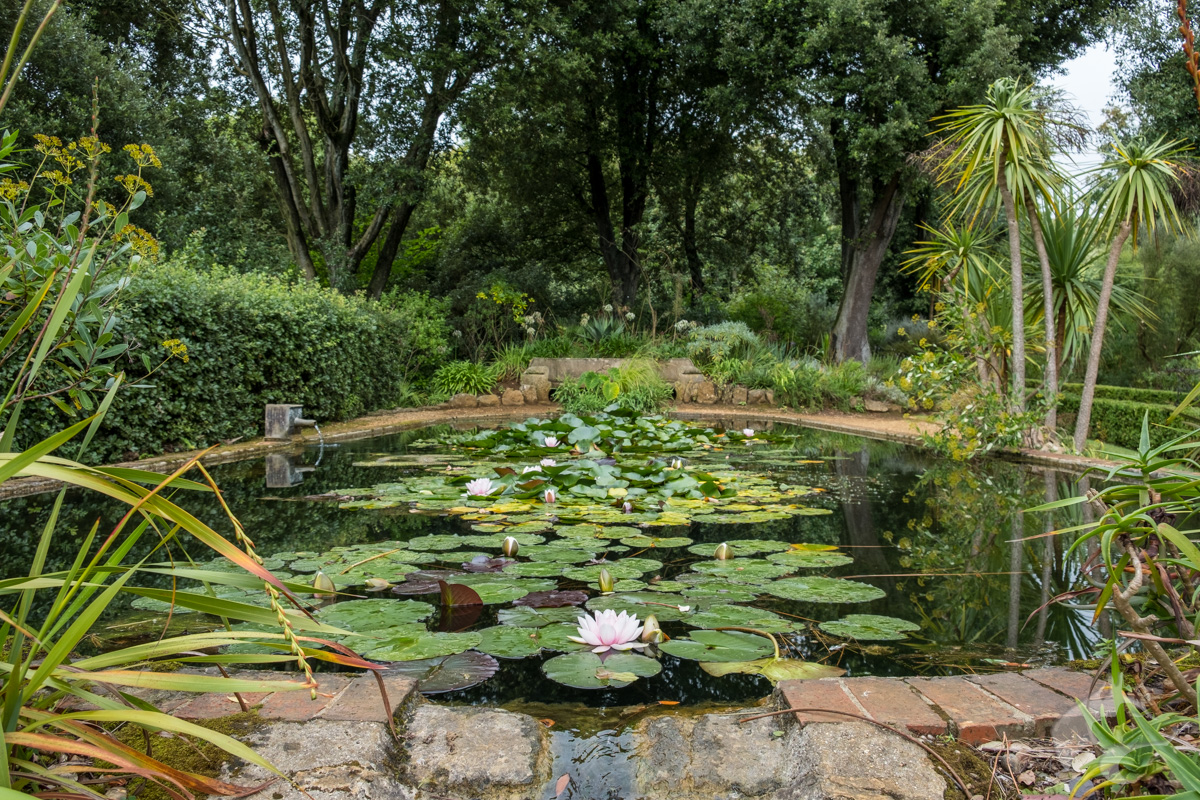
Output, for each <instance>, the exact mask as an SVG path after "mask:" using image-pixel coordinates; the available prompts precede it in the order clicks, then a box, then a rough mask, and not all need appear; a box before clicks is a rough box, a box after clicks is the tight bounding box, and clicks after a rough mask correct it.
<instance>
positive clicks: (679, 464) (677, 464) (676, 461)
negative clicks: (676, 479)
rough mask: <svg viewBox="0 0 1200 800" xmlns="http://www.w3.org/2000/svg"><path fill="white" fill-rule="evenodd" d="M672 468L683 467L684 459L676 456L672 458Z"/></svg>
mask: <svg viewBox="0 0 1200 800" xmlns="http://www.w3.org/2000/svg"><path fill="white" fill-rule="evenodd" d="M671 469H683V459H682V458H680V457H679V456H675V457H674V458H672V459H671Z"/></svg>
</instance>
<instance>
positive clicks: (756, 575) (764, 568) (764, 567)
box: [692, 558, 794, 585]
mask: <svg viewBox="0 0 1200 800" xmlns="http://www.w3.org/2000/svg"><path fill="white" fill-rule="evenodd" d="M692 569H693V570H695V571H696V572H699V573H701V574H704V575H716V576H718V577H720V578H724V579H725V580H727V581H731V582H733V583H749V584H753V585H760V584H764V583H768V582H770V581H771V580H773V579H774V578H778V577H781V576H783V575H787V574H788V573H790V572H793V571H794V570H793V569H792V568H791V567H788V566H784V565H782V564H775V563H772V562H770V561H767V560H766V559H764V558H731V559H729V560H727V561H716V560H713V561H698V562H696V563H695V564H692Z"/></svg>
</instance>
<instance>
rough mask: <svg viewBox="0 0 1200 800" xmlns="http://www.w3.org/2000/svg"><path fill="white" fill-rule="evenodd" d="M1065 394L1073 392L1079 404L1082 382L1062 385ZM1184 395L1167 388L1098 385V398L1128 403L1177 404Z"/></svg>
mask: <svg viewBox="0 0 1200 800" xmlns="http://www.w3.org/2000/svg"><path fill="white" fill-rule="evenodd" d="M1062 392H1063V394H1071V395H1075V397H1076V406H1078V402H1079V401H1078V398H1079V396H1080V395H1081V394H1083V384H1082V383H1067V384H1064V385H1063V387H1062ZM1183 398H1184V395H1183V394H1182V393H1180V392H1171V391H1167V390H1165V389H1134V388H1131V387H1129V386H1105V385H1103V384H1101V385H1099V386H1097V387H1096V399H1097V400H1122V401H1125V402H1127V403H1152V404H1155V405H1169V406H1176V405H1179V403H1180V402H1181V401H1182V400H1183Z"/></svg>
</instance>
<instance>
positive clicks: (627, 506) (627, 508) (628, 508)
mask: <svg viewBox="0 0 1200 800" xmlns="http://www.w3.org/2000/svg"><path fill="white" fill-rule="evenodd" d="M621 511H623V512H625V513H626V514H632V513H633V503H631V502H629V501H628V500H626V501H625V502H624V503H622V504H621Z"/></svg>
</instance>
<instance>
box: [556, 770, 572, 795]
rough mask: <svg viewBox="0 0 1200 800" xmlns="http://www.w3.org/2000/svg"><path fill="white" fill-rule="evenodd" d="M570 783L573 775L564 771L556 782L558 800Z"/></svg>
mask: <svg viewBox="0 0 1200 800" xmlns="http://www.w3.org/2000/svg"><path fill="white" fill-rule="evenodd" d="M570 783H571V776H570V775H568V774H566V773H565V772H564V773H563V774H562V775H561V776H560V777H559V779H558V781H556V782H555V784H554V798H555V800H558V798H559V797H562V793H563V792H565V791H566V790H567V786H568V785H570Z"/></svg>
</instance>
